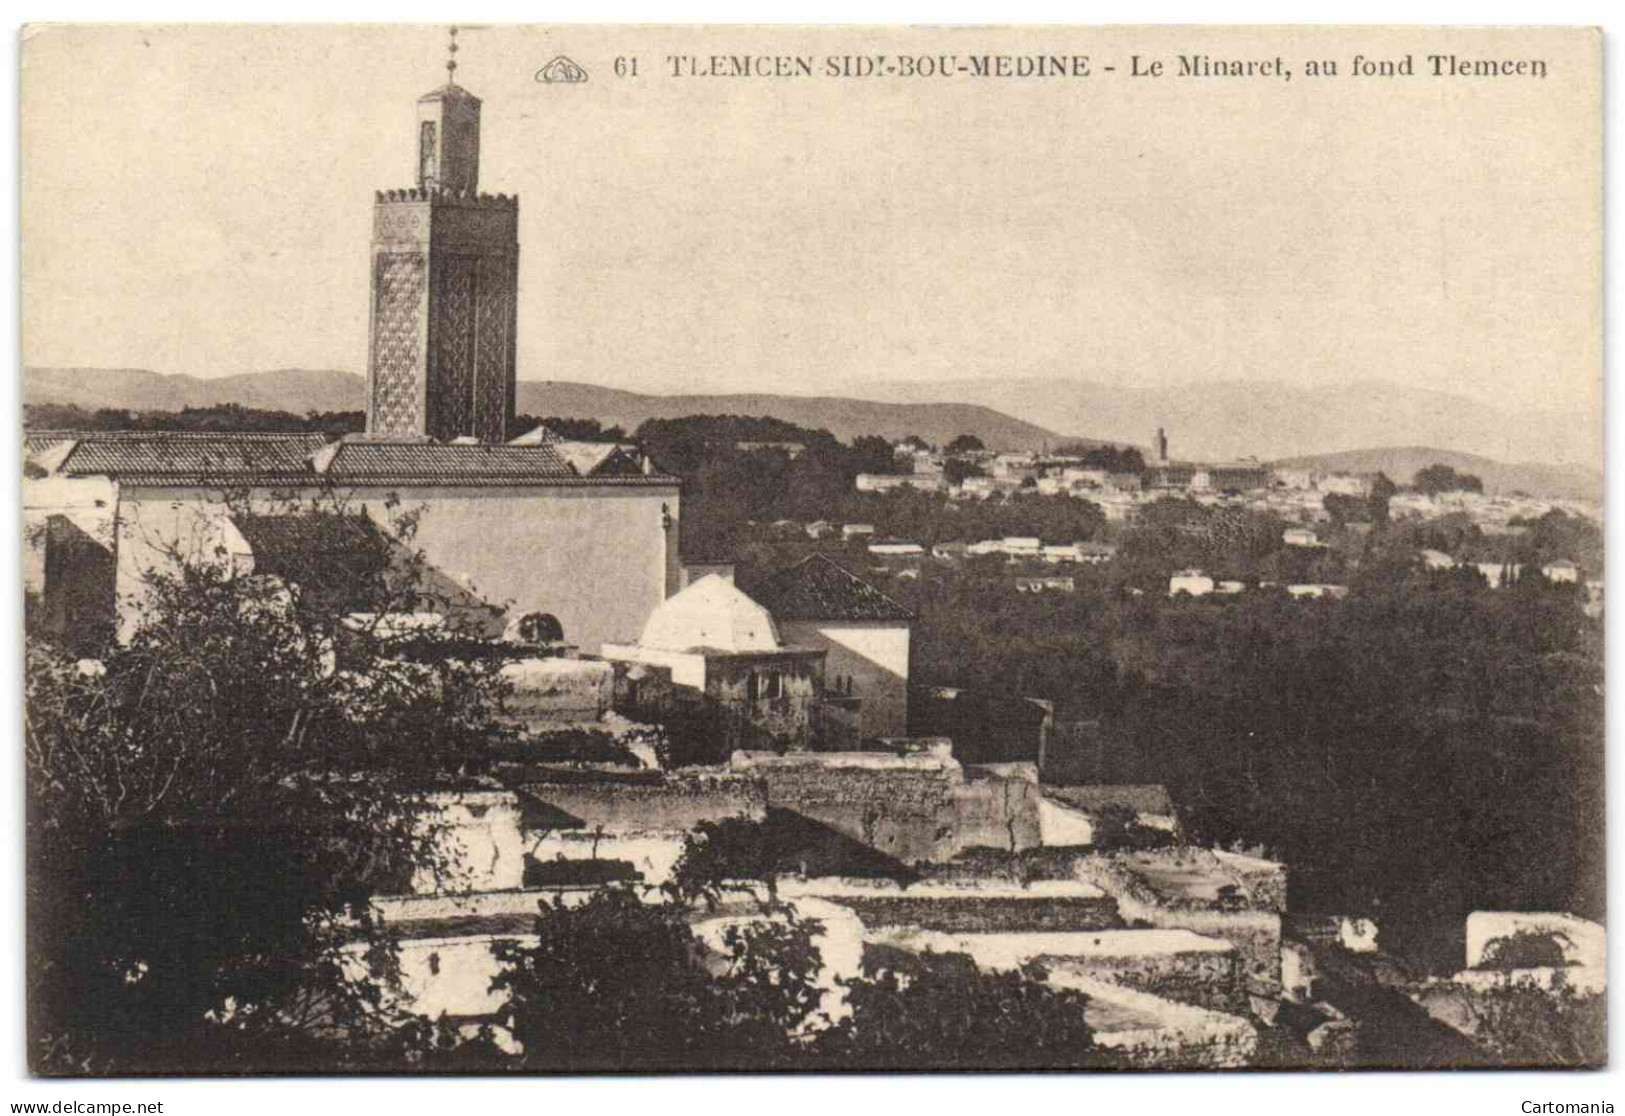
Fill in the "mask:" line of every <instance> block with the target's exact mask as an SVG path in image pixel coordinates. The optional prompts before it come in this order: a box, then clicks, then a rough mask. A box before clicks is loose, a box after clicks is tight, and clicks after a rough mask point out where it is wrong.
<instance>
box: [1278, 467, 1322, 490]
mask: <svg viewBox="0 0 1625 1116" xmlns="http://www.w3.org/2000/svg"><path fill="white" fill-rule="evenodd" d="M1272 479H1273V480H1274V482H1275V484H1276V485H1278V486H1279V487H1281V488H1295V489H1310V488H1314V487H1315V484H1316V481H1318V480H1319V479H1320V474H1319V473H1317V472H1315V470H1313V469H1275V470H1274V471H1273V473H1272Z"/></svg>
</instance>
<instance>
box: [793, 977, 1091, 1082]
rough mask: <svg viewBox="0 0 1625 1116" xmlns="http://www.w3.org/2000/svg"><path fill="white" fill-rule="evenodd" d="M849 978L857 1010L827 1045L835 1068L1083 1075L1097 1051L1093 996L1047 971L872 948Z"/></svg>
mask: <svg viewBox="0 0 1625 1116" xmlns="http://www.w3.org/2000/svg"><path fill="white" fill-rule="evenodd" d="M862 964H863V971H862V975H861V976H860V977H858V978H857V979H854V980H850V981H843V982H842V984H843V986H844V987H845V988H846V995H847V1002H848V1003H849V1004H850V1005H851V1008H852V1013H851V1015H849V1016H848V1017H847V1018H845V1019H843V1020H841V1021H840V1022H839V1023H837V1024H836V1025H835V1026H834V1027H833V1028H831V1029H830V1030H829V1031H828V1032H827V1033H826V1034H824V1035H823V1036H822V1037H821V1038H820V1040H819V1046H820V1053H821V1054H822V1055H823V1057H824V1058H826V1059H827V1060H828V1061H829V1062H830V1063H833V1065H834V1066H835V1067H839V1068H841V1069H865V1070H922V1069H1082V1068H1088V1067H1096V1068H1098V1067H1102V1066H1104V1065H1106V1064H1107V1060H1106V1059H1105V1058H1103V1057H1102V1055H1101V1053H1100V1051H1099V1050H1098V1049H1097V1048H1096V1046H1095V1041H1094V1032H1093V1031H1092V1030H1091V1029H1090V1026H1089V1022H1088V1018H1087V1011H1088V1004H1089V998H1088V997H1087V996H1085V995H1084V994H1083V993H1081V992H1077V991H1074V990H1071V989H1064V988H1055V987H1052V986H1050V985H1049V984H1048V983H1047V980H1048V974H1047V973H1046V972H1045V970H1044V969H1043V967H1042V966H1039V965H1029V966H1027V967H1025V968H1024V969H1022V970H1021V971H1020V972H998V973H988V972H984V971H983V970H982V969H980V968H978V967H977V965H976V963H975V961H973V960H972V959H971V958H970V957H968V956H966V955H965V954H954V953H947V954H937V953H924V954H918V955H916V954H910V953H907V952H904V951H902V950H896V949H888V948H875V947H867V948H865V950H864V956H863V963H862Z"/></svg>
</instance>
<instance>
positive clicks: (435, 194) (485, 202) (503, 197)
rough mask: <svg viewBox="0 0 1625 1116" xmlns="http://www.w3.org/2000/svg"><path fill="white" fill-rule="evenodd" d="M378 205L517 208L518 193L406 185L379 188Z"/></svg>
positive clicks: (376, 196)
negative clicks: (488, 192) (428, 203)
mask: <svg viewBox="0 0 1625 1116" xmlns="http://www.w3.org/2000/svg"><path fill="white" fill-rule="evenodd" d="M375 200H376V201H377V202H378V204H379V205H383V204H385V203H386V202H433V203H435V204H437V205H458V206H465V207H468V208H471V209H514V210H517V209H518V208H519V197H518V195H509V194H479V193H474V192H471V191H468V190H451V189H445V188H439V187H433V186H430V187H422V188H419V187H408V188H407V189H404V190H379V191H377V192H376V194H375Z"/></svg>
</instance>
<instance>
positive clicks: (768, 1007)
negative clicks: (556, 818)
mask: <svg viewBox="0 0 1625 1116" xmlns="http://www.w3.org/2000/svg"><path fill="white" fill-rule="evenodd" d="M689 915H690V908H689V907H688V905H687V904H684V903H681V902H649V903H646V902H644V901H643V900H642V899H641V898H640V897H639V896H638V895H637V894H636V893H635V892H633V891H632V890H631V889H630V888H627V887H618V886H610V887H604V888H600V889H599V890H597V891H595V892H593V893H592V895H591V896H590V897H589V898H588V899H587V901H586V902H585V903H583V904H581V905H580V906H575V907H571V906H567V905H566V904H565V903H564V901H563V900H562V899H560V900H559V901H557V902H555V903H552V904H549V903H548V902H547V901H546V900H542V901H541V903H540V913H539V914H538V916H537V919H536V937H537V943H536V945H534V946H526V945H518V944H515V943H511V942H507V943H499V944H498V945H497V946H496V947H495V952H496V954H497V958H498V960H499V961H500V962H501V965H502V971H501V973H500V974H499V975H498V977H497V978H496V980H495V982H494V984H493V989H494V990H495V991H499V992H503V993H505V994H506V1000H505V1002H504V1006H503V1008H502V1009H501V1012H500V1022H501V1024H502V1025H503V1026H505V1027H506V1028H507V1029H508V1030H509V1031H510V1032H511V1033H512V1035H513V1036H514V1038H515V1039H517V1040H518V1041H519V1042H520V1043H521V1044H522V1045H523V1047H524V1054H523V1055H522V1059H521V1066H522V1068H525V1069H553V1070H559V1069H563V1070H570V1071H574V1072H580V1071H584V1070H622V1071H625V1070H641V1071H650V1070H655V1071H659V1070H665V1071H673V1070H697V1069H698V1070H716V1069H736V1070H740V1069H750V1070H767V1069H784V1068H792V1067H794V1066H795V1065H796V1064H797V1063H798V1062H800V1061H802V1060H803V1059H804V1058H805V1057H806V1044H805V1041H804V1040H803V1039H801V1038H798V1037H797V1035H798V1033H799V1032H801V1031H802V1029H803V1028H804V1027H805V1026H806V1025H807V1024H808V1023H809V1022H810V1021H812V1019H813V1017H814V1015H815V1012H816V1009H817V1007H818V1005H819V1001H820V997H821V991H820V989H819V987H818V983H817V974H818V969H819V966H820V958H819V953H818V950H817V948H816V947H815V946H814V945H813V938H814V936H815V935H816V934H818V933H819V932H820V930H821V927H820V926H819V924H818V923H817V922H816V921H811V920H805V919H801V918H799V917H798V916H797V915H796V914H795V912H794V911H793V910H792V909H790V908H788V907H782V906H776V907H773V908H772V909H771V910H770V912H768V913H767V914H766V915H765V917H763V918H761V919H759V920H755V921H749V922H745V923H743V924H732V925H727V926H725V927H723V928H722V930H721V932H720V935H719V937H720V948H717V947H716V946H715V945H713V944H708V943H707V942H706V941H704V940H702V939H701V937H700V936H698V935H696V933H695V931H694V928H693V926H692V924H691V921H690V918H689Z"/></svg>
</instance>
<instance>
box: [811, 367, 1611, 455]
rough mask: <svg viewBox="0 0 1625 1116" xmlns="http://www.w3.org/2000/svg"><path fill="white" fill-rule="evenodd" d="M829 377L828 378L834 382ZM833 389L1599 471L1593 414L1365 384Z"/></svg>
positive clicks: (1084, 421) (963, 383)
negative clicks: (1510, 407) (1432, 449)
mask: <svg viewBox="0 0 1625 1116" xmlns="http://www.w3.org/2000/svg"><path fill="white" fill-rule="evenodd" d="M833 386H834V385H832V387H833ZM837 390H839V391H840V392H842V393H843V394H849V395H855V396H857V397H859V398H862V399H877V400H884V401H887V402H912V401H916V400H931V401H933V402H939V403H975V404H980V405H981V406H984V407H992V408H994V409H995V410H998V411H1001V412H1003V413H1005V414H1008V415H1012V416H1014V417H1015V418H1018V419H1025V420H1027V421H1029V422H1040V423H1042V424H1043V425H1045V426H1047V427H1049V428H1051V429H1054V430H1060V431H1063V432H1065V433H1072V432H1075V431H1087V432H1088V433H1089V435H1090V436H1091V437H1095V438H1108V439H1112V440H1113V441H1118V442H1124V443H1128V444H1132V445H1137V446H1141V447H1149V446H1150V444H1151V442H1152V440H1153V439H1154V437H1155V435H1156V431H1157V428H1158V427H1163V428H1164V429H1166V430H1167V432H1168V440H1169V449H1170V452H1171V453H1172V454H1173V456H1174V457H1175V458H1180V459H1184V460H1189V461H1216V460H1226V459H1234V458H1238V457H1258V458H1261V459H1264V460H1269V459H1271V458H1283V457H1290V456H1293V455H1296V454H1320V453H1334V452H1339V451H1343V450H1362V449H1366V448H1368V447H1371V446H1438V447H1440V448H1441V449H1446V450H1451V451H1454V452H1457V453H1469V454H1476V455H1478V456H1480V457H1487V458H1491V459H1493V460H1496V461H1538V462H1543V463H1549V464H1553V465H1579V466H1586V467H1589V468H1591V469H1595V470H1598V471H1600V470H1601V468H1602V462H1603V445H1602V416H1601V415H1600V414H1596V415H1584V414H1554V413H1549V412H1534V413H1530V412H1513V411H1505V410H1501V409H1498V408H1496V407H1492V406H1488V405H1486V404H1484V403H1480V402H1478V401H1477V400H1474V399H1470V398H1468V397H1466V396H1463V395H1456V394H1453V393H1448V392H1440V391H1430V390H1426V389H1423V388H1416V387H1412V386H1410V385H1407V384H1402V383H1392V382H1388V381H1383V380H1367V381H1363V382H1360V383H1350V384H1343V385H1340V386H1336V387H1326V388H1310V387H1300V386H1295V385H1289V384H1282V383H1276V382H1272V381H1267V380H1247V381H1229V382H1222V383H1207V384H1200V385H1198V384H1187V385H1177V386H1172V387H1134V386H1123V385H1116V384H1102V383H1091V382H1088V381H1083V380H1070V379H1069V380H1059V379H1039V378H1012V379H955V380H941V381H927V382H912V381H910V382H903V381H894V382H868V383H863V384H851V385H840V386H839V387H838V388H837Z"/></svg>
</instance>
